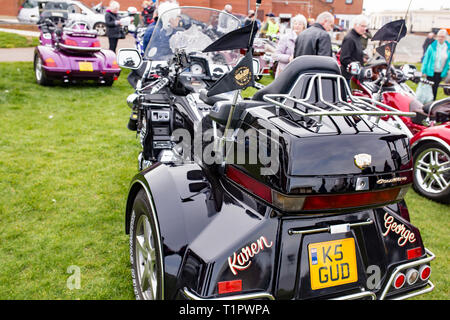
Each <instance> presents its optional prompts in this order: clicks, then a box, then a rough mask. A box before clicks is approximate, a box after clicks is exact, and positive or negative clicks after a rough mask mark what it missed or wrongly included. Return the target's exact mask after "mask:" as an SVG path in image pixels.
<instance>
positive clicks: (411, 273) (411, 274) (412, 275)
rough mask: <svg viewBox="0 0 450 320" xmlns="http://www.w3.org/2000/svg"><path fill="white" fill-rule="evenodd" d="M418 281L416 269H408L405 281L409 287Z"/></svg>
mask: <svg viewBox="0 0 450 320" xmlns="http://www.w3.org/2000/svg"><path fill="white" fill-rule="evenodd" d="M417 279H419V272H418V271H417V270H416V269H409V270H408V272H406V281H407V282H408V284H409V285H413V284H414V283H416V281H417Z"/></svg>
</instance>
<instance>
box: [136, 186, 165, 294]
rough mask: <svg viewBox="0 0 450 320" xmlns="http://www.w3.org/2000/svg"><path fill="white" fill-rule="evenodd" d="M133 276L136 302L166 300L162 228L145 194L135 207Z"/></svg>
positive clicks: (141, 195) (140, 197) (143, 193)
mask: <svg viewBox="0 0 450 320" xmlns="http://www.w3.org/2000/svg"><path fill="white" fill-rule="evenodd" d="M130 261H131V275H132V278H133V287H134V293H135V296H136V299H139V300H161V299H163V293H162V289H163V285H162V282H163V280H162V279H163V271H162V254H161V241H160V237H159V227H158V225H157V221H156V215H155V212H154V211H153V207H152V206H151V205H150V202H149V199H148V198H147V195H146V193H145V191H144V190H140V191H139V192H138V194H137V196H136V198H135V200H134V203H133V211H132V215H131V222H130Z"/></svg>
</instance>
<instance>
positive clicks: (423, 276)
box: [419, 265, 431, 281]
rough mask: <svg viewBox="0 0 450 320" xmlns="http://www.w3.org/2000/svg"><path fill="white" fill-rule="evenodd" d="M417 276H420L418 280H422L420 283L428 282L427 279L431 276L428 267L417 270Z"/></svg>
mask: <svg viewBox="0 0 450 320" xmlns="http://www.w3.org/2000/svg"><path fill="white" fill-rule="evenodd" d="M419 275H420V280H422V281H425V280H428V278H429V277H430V275H431V268H430V266H427V265H424V266H421V267H420V269H419Z"/></svg>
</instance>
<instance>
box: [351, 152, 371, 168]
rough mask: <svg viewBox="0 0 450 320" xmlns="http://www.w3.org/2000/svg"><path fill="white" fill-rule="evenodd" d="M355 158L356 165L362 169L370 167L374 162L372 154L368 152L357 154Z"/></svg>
mask: <svg viewBox="0 0 450 320" xmlns="http://www.w3.org/2000/svg"><path fill="white" fill-rule="evenodd" d="M354 160H355V165H356V166H357V167H358V168H360V169H364V168H367V167H370V165H371V164H372V156H371V155H370V154H367V153H360V154H357V155H355V157H354Z"/></svg>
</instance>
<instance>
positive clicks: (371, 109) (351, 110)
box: [263, 74, 416, 117]
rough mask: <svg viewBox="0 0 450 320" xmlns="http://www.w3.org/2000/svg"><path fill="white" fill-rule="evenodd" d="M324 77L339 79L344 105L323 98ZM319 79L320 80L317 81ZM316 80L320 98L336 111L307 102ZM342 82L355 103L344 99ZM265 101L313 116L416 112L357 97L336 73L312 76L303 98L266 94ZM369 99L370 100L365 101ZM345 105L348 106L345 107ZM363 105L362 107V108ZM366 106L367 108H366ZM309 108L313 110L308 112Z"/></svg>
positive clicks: (340, 96) (338, 89) (404, 114)
mask: <svg viewBox="0 0 450 320" xmlns="http://www.w3.org/2000/svg"><path fill="white" fill-rule="evenodd" d="M304 76H306V75H301V76H300V78H301V77H304ZM322 79H336V80H339V81H337V91H338V92H337V97H338V99H339V103H341V104H342V105H343V106H341V107H339V106H337V105H336V104H332V103H330V102H328V101H325V99H324V98H323V88H322ZM317 80H318V81H317ZM316 81H317V88H318V92H319V100H320V102H322V103H323V104H325V105H327V106H328V107H331V108H333V109H335V110H336V111H330V110H327V109H324V108H321V107H318V106H316V105H312V104H310V103H308V102H306V101H307V100H308V99H309V98H310V97H311V93H312V91H313V89H314V87H316ZM341 83H344V91H346V95H347V96H348V97H349V98H350V100H351V102H353V103H354V105H351V104H349V103H348V102H347V101H344V100H342V94H341ZM276 98H279V99H282V100H283V102H286V100H290V101H292V102H294V103H295V104H300V105H302V106H303V107H305V112H303V111H301V110H300V109H298V108H293V107H290V106H288V105H286V104H284V103H283V102H279V101H276V100H275V99H276ZM263 99H264V101H267V102H269V103H272V104H274V105H276V106H279V107H281V108H285V109H288V110H290V111H292V112H294V113H297V114H299V115H301V116H306V117H312V116H352V115H368V116H385V115H392V116H409V117H413V116H415V115H416V114H415V113H414V112H402V111H399V110H397V109H395V108H392V107H390V106H388V105H386V104H384V103H381V102H378V101H375V100H372V99H370V98H363V97H355V96H353V95H352V94H351V90H350V88H349V86H348V84H347V82H346V81H345V78H344V77H342V76H341V75H335V74H316V75H314V76H312V77H311V79H310V80H309V84H308V91H307V94H306V97H305V98H303V99H296V98H293V97H292V96H290V95H289V94H266V95H264V97H263ZM364 100H368V102H366V101H364ZM375 105H378V106H380V107H383V108H385V109H387V110H389V111H385V110H383V109H380V108H378V107H376V106H375ZM344 107H346V108H345V109H344ZM360 107H362V108H360ZM364 108H365V109H364ZM308 109H310V110H313V112H307V111H308Z"/></svg>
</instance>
